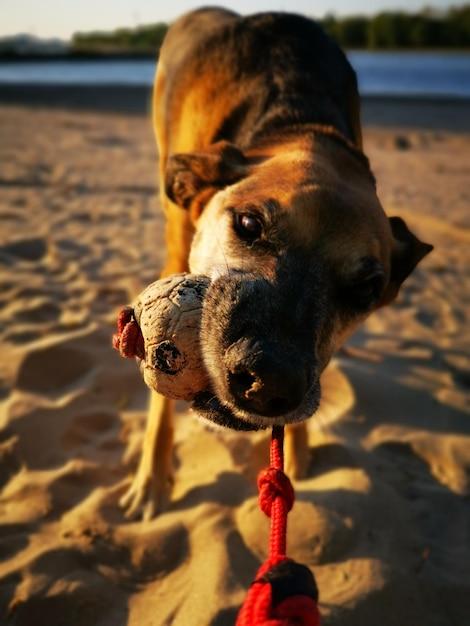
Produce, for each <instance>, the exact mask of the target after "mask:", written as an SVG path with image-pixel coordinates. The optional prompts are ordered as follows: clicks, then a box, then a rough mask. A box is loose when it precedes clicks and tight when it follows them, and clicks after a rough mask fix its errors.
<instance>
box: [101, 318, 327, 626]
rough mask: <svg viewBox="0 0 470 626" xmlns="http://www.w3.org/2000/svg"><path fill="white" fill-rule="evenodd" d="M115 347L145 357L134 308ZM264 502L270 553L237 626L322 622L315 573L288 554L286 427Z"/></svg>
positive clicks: (278, 436) (279, 432)
mask: <svg viewBox="0 0 470 626" xmlns="http://www.w3.org/2000/svg"><path fill="white" fill-rule="evenodd" d="M113 346H114V347H115V348H116V349H117V350H119V352H120V354H121V355H122V356H124V357H126V358H129V359H132V358H134V357H136V356H137V357H139V358H141V359H143V358H144V357H145V349H144V339H143V337H142V333H141V331H140V328H139V325H138V324H137V321H136V319H135V317H134V311H133V309H132V308H131V307H126V308H125V309H123V310H122V311H121V313H120V315H119V318H118V332H117V333H116V334H115V335H114V336H113ZM258 490H259V503H260V507H261V509H262V511H263V512H264V513H265V514H266V515H267V516H268V517H270V518H271V534H270V539H269V557H268V559H267V561H266V562H265V563H263V565H261V567H260V568H259V570H258V573H257V576H256V579H255V581H254V582H253V583H252V585H251V587H250V589H249V591H248V594H247V596H246V598H245V602H244V603H243V606H242V608H241V610H240V612H239V614H238V618H237V622H236V625H235V626H320V613H319V611H318V606H317V600H318V592H317V587H316V584H315V579H314V578H313V574H312V573H311V571H310V570H309V569H308V567H306V566H305V565H300V564H298V563H296V562H295V561H292V559H288V558H287V556H286V536H287V514H288V513H289V511H290V510H291V509H292V506H293V505H294V499H295V494H294V489H293V487H292V484H291V482H290V480H289V478H288V477H287V476H286V474H284V427H283V426H274V427H273V432H272V438H271V449H270V467H268V468H266V469H264V470H262V471H261V472H260V474H259V476H258Z"/></svg>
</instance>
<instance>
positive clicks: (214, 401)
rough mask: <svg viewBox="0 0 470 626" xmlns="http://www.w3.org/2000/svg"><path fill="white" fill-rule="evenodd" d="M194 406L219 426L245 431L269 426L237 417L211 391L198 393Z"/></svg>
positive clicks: (200, 414)
mask: <svg viewBox="0 0 470 626" xmlns="http://www.w3.org/2000/svg"><path fill="white" fill-rule="evenodd" d="M192 408H193V409H194V410H195V411H196V413H197V414H198V415H199V416H200V417H202V418H203V419H206V420H208V421H209V422H212V423H213V424H216V425H217V426H223V427H224V428H230V429H232V430H239V431H245V432H249V431H254V430H260V429H264V428H267V425H266V426H264V425H262V424H257V423H255V422H251V421H246V420H244V419H241V418H240V417H237V416H236V415H235V414H234V413H233V411H232V410H231V409H230V408H229V407H228V406H225V405H224V404H222V402H221V401H220V400H219V399H218V398H217V396H215V395H214V394H212V393H210V392H209V391H201V393H198V394H197V396H196V398H195V399H194V402H193V404H192Z"/></svg>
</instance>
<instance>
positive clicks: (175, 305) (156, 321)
mask: <svg viewBox="0 0 470 626" xmlns="http://www.w3.org/2000/svg"><path fill="white" fill-rule="evenodd" d="M209 282H210V281H209V279H208V278H207V277H205V276H196V275H193V274H174V275H172V276H169V277H167V278H162V279H161V280H157V281H156V282H154V283H152V284H151V285H149V286H148V287H147V288H146V289H145V290H144V291H143V292H142V293H141V294H140V296H139V297H138V299H137V301H136V302H135V303H134V305H133V308H134V317H135V320H136V322H137V324H138V325H139V327H140V331H141V333H142V336H143V339H144V358H143V359H141V361H140V369H141V372H142V375H143V377H144V381H145V383H146V384H147V385H148V386H149V387H150V388H151V389H154V390H155V391H158V392H159V393H161V394H162V395H164V396H167V397H169V398H176V399H182V400H193V399H194V398H195V396H196V394H197V393H199V392H201V391H205V390H207V389H209V379H208V375H207V372H206V370H205V367H204V364H203V361H202V357H201V349H200V328H201V315H202V303H203V300H204V295H205V292H206V290H207V287H208V286H209Z"/></svg>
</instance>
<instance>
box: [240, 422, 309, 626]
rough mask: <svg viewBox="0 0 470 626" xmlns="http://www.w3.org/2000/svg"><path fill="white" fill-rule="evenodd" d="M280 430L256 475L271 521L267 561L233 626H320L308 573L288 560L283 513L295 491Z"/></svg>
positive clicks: (279, 428)
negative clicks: (266, 462)
mask: <svg viewBox="0 0 470 626" xmlns="http://www.w3.org/2000/svg"><path fill="white" fill-rule="evenodd" d="M283 444H284V427H283V426H274V427H273V432H272V439H271V450H270V464H271V466H270V467H268V468H267V469H264V470H262V471H261V472H260V474H259V476H258V490H259V503H260V507H261V509H262V511H263V512H264V513H265V514H266V515H267V516H268V517H270V518H271V534H270V539H269V557H268V559H267V561H266V562H265V563H263V565H261V567H260V569H259V570H258V573H257V576H256V579H255V581H254V582H253V583H252V585H251V587H250V589H249V591H248V594H247V596H246V598H245V602H244V603H243V606H242V608H241V610H240V612H239V614H238V618H237V622H236V625H235V626H319V625H320V613H319V611H318V606H317V600H318V592H317V588H316V584H315V580H314V578H313V575H312V573H311V571H310V570H309V569H308V568H307V567H306V566H305V565H299V564H298V563H295V561H292V560H291V559H288V558H287V556H286V536H287V514H288V513H289V511H290V510H291V509H292V506H293V504H294V498H295V494H294V489H293V487H292V484H291V482H290V480H289V478H288V477H287V476H286V474H284V451H283Z"/></svg>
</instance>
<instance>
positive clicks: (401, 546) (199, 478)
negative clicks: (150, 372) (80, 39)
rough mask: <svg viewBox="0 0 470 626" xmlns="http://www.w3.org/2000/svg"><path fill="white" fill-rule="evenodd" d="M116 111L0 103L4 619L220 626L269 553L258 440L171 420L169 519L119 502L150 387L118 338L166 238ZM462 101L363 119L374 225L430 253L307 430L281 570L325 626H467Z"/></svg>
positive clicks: (144, 131) (352, 355) (131, 134)
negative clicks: (392, 220)
mask: <svg viewBox="0 0 470 626" xmlns="http://www.w3.org/2000/svg"><path fill="white" fill-rule="evenodd" d="M115 96H116V94H114V96H113V94H112V93H110V92H109V91H108V92H106V91H105V90H104V91H103V92H101V98H102V100H100V103H99V104H97V103H96V102H95V100H93V98H91V99H90V98H88V99H86V98H84V100H85V102H80V103H75V105H73V103H70V101H68V102H67V100H66V99H65V100H62V101H61V102H57V99H55V100H52V99H51V98H50V94H49V96H48V98H49V100H48V99H47V98H46V100H45V101H38V100H36V101H34V99H31V98H30V97H27V96H25V94H23V99H22V98H21V97H20V96H18V92H17V95H16V98H13V97H11V98H10V99H8V97H6V96H4V98H3V99H2V98H1V97H0V100H1V102H0V137H1V141H0V163H1V166H0V190H1V195H0V225H1V226H0V347H1V354H2V358H1V359H0V421H1V430H0V485H1V488H2V491H1V495H0V623H2V624H6V625H11V626H46V625H47V626H72V625H73V626H167V625H168V626H169V625H174V626H232V625H233V624H234V622H235V619H236V615H237V612H238V609H239V607H240V605H241V603H242V601H243V599H244V597H245V594H246V591H247V589H248V587H249V585H250V583H251V581H252V579H253V576H254V574H255V573H256V570H257V568H258V566H259V565H260V563H261V562H262V560H263V559H264V558H265V556H266V551H267V546H268V533H269V526H268V521H267V520H266V519H265V518H264V517H263V514H262V513H261V512H260V510H259V507H258V504H257V492H256V474H257V472H258V471H259V470H260V469H261V468H262V467H264V466H266V465H267V464H268V443H269V433H257V434H240V433H231V432H227V433H222V432H220V431H217V432H213V431H210V430H208V429H207V428H206V427H205V426H204V425H202V424H201V423H200V422H199V421H197V420H195V419H194V418H193V416H192V415H191V413H190V412H189V411H188V409H187V406H186V405H185V404H184V403H181V405H179V411H178V417H177V425H176V449H175V464H176V475H175V487H174V491H173V497H172V501H171V503H170V506H169V508H168V509H167V511H166V512H165V513H164V514H162V515H160V516H159V517H157V518H156V519H153V520H152V521H148V522H141V521H128V520H126V518H125V517H124V515H123V512H122V511H121V510H120V508H119V505H118V500H119V498H120V496H121V495H122V494H123V493H124V491H125V489H126V487H127V486H128V484H129V481H130V479H131V476H132V473H133V472H134V471H135V470H136V466H137V462H138V458H139V454H140V448H141V443H142V435H143V429H144V423H145V415H146V413H145V409H146V405H147V391H146V389H145V387H144V384H143V382H142V380H141V377H140V373H139V370H138V367H137V365H136V364H135V363H134V362H133V361H128V360H125V359H122V358H121V357H120V356H119V355H118V353H117V352H116V351H114V350H113V349H112V347H111V336H112V334H113V332H114V330H115V319H116V315H117V313H118V311H119V310H120V309H121V308H122V306H123V305H125V304H127V303H129V302H131V301H132V299H133V297H134V295H135V294H136V293H138V292H139V291H140V290H141V289H143V288H144V287H145V286H146V285H147V284H148V283H149V282H151V281H153V280H155V278H156V277H157V276H158V272H159V269H160V268H161V266H162V263H163V258H164V248H163V230H164V222H163V218H162V216H161V214H160V212H159V200H158V182H157V177H156V172H157V158H158V157H157V152H156V148H155V144H154V139H153V132H152V126H151V120H150V116H149V114H148V112H147V111H148V107H147V100H142V99H140V100H139V99H138V97H137V96H136V98H137V99H136V100H135V102H134V105H135V106H130V105H128V106H127V108H126V105H125V103H124V101H123V102H122V103H121V104H120V105H119V107H118V106H117V105H116V98H115ZM141 96H142V94H141ZM94 102H95V105H96V106H94ZM461 105H462V103H461V102H460V103H457V104H455V103H454V104H452V103H450V104H449V103H447V104H445V103H442V102H441V103H433V104H432V106H431V104H428V105H426V106H427V108H426V106H425V105H422V107H420V105H419V103H414V104H413V103H411V104H410V103H408V104H407V103H406V102H403V101H395V102H394V103H392V104H391V103H390V102H388V103H385V104H383V108H382V109H381V106H380V101H374V102H372V101H370V100H369V101H366V102H365V103H364V122H365V131H364V135H365V152H366V154H367V155H368V156H369V158H370V160H371V163H372V168H373V170H374V172H375V174H376V176H377V180H378V192H379V197H380V198H381V200H382V203H383V205H384V208H385V210H386V212H387V213H388V214H389V215H400V216H402V217H403V218H405V219H406V221H407V223H408V225H409V226H410V227H411V228H412V229H413V230H414V231H415V232H416V233H417V234H418V235H419V236H420V238H422V239H423V240H424V241H426V242H429V243H432V244H434V246H435V250H434V251H433V253H432V254H431V255H429V256H428V257H427V258H426V259H425V260H424V261H423V262H422V264H420V266H419V269H417V270H416V271H415V272H414V273H413V275H412V277H411V278H410V279H409V280H408V281H407V282H406V283H405V287H404V288H403V290H402V292H401V294H400V296H399V298H398V300H397V301H396V302H395V303H394V305H393V306H391V307H388V308H386V309H383V310H381V311H380V312H378V313H376V314H374V315H373V316H372V317H371V318H370V319H369V320H368V321H367V322H366V323H365V325H364V326H363V327H362V328H361V330H360V331H358V332H357V333H356V334H355V335H354V336H353V337H352V338H351V340H350V341H349V342H348V344H347V345H346V347H345V348H344V350H342V351H341V353H340V354H339V355H338V356H337V358H336V359H335V361H334V364H333V367H332V368H331V370H330V371H329V373H328V375H327V376H326V377H325V380H324V401H323V404H322V406H321V409H320V412H319V413H318V414H317V415H316V416H315V417H314V418H313V419H311V420H310V422H309V429H310V435H309V436H310V444H311V464H310V470H309V475H308V477H307V478H306V479H305V480H302V481H298V482H296V483H295V490H296V496H297V500H296V503H295V505H294V509H293V511H292V513H291V514H290V517H289V534H288V554H289V556H291V557H292V558H294V559H296V560H297V561H299V562H300V563H304V564H305V565H307V566H308V567H310V568H311V569H312V571H313V572H314V574H315V577H316V580H317V584H318V587H319V590H320V609H321V613H322V624H323V626H346V625H347V626H368V625H372V624H377V625H380V626H398V625H400V626H467V625H468V623H469V616H470V499H469V496H470V273H469V271H470V191H469V180H470V162H469V160H468V154H469V150H470V134H469V133H470V128H469V119H468V107H465V106H461ZM423 107H424V108H423ZM447 107H451V109H449V108H447ZM93 109H95V110H93ZM385 109H386V111H385ZM423 111H426V112H425V113H423Z"/></svg>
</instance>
